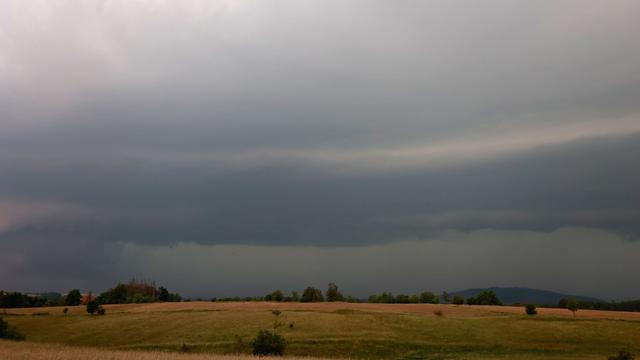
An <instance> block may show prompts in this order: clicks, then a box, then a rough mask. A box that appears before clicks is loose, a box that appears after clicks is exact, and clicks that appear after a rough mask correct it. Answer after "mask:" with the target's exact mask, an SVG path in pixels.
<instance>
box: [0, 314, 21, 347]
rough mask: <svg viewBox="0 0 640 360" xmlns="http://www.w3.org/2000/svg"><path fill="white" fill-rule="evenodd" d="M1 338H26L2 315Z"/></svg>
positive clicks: (19, 339) (0, 321)
mask: <svg viewBox="0 0 640 360" xmlns="http://www.w3.org/2000/svg"><path fill="white" fill-rule="evenodd" d="M0 339H8V340H16V341H21V340H24V339H25V336H24V335H22V334H21V333H19V332H18V330H16V328H14V327H13V326H9V323H8V322H6V321H4V319H3V318H1V317H0Z"/></svg>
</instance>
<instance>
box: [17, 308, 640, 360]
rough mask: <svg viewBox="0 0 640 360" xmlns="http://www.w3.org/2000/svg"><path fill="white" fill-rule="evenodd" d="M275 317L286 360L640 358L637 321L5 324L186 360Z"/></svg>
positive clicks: (178, 317)
mask: <svg viewBox="0 0 640 360" xmlns="http://www.w3.org/2000/svg"><path fill="white" fill-rule="evenodd" d="M276 307H277V308H278V309H280V310H281V311H282V314H281V315H280V316H279V317H280V319H281V321H282V322H283V323H285V325H284V326H282V327H281V328H280V329H279V330H278V331H279V332H280V333H281V334H282V335H284V336H285V337H286V339H287V341H288V343H289V346H288V348H287V352H286V354H287V355H291V356H314V357H338V358H365V359H381V358H384V359H495V358H502V359H606V358H607V356H610V355H613V354H615V353H617V352H618V351H619V350H627V351H631V352H633V353H636V354H640V321H638V320H637V317H633V318H629V319H624V318H616V319H614V318H601V317H591V316H586V317H585V316H578V317H573V316H570V315H558V314H555V313H553V314H540V315H536V316H533V317H531V316H527V315H525V314H524V312H522V313H521V314H520V313H508V312H502V311H500V309H499V308H496V309H488V308H475V307H473V308H472V307H467V306H463V307H456V306H452V305H439V306H437V307H436V306H433V305H432V306H431V307H429V306H428V305H423V307H420V305H414V306H413V307H409V306H407V307H402V306H401V305H376V306H367V304H362V305H359V304H316V305H309V306H308V307H305V306H302V305H300V304H297V305H293V304H292V305H290V306H289V305H287V304H271V303H259V304H250V303H248V304H237V303H236V304H234V305H227V306H221V305H216V304H213V303H178V304H166V305H163V304H153V305H127V306H112V307H107V315H105V316H89V315H87V314H86V313H84V310H83V308H81V307H77V308H73V309H72V310H71V311H70V312H69V314H68V315H63V314H62V309H61V308H48V309H43V310H41V309H22V310H20V311H9V312H8V314H7V315H5V319H6V320H7V321H9V323H10V324H11V325H14V326H16V327H17V328H18V330H19V331H21V332H22V333H24V334H25V335H26V336H27V340H28V341H29V342H44V343H60V344H66V345H74V346H90V347H105V348H109V349H112V350H113V349H116V350H161V351H165V350H166V351H178V350H179V349H180V347H181V346H182V344H186V345H187V346H188V347H189V349H190V350H191V351H193V352H212V353H234V352H237V350H238V349H244V350H243V351H244V352H246V353H250V347H249V343H250V341H251V338H252V337H253V336H254V335H255V333H256V332H257V331H258V330H259V329H261V328H269V327H270V326H271V325H272V323H273V320H274V318H275V316H274V315H273V314H272V313H271V310H270V309H271V308H276ZM405 309H406V311H405ZM434 309H436V310H438V309H439V310H441V311H442V312H443V315H442V316H437V315H435V314H434V313H433V311H435V310H434ZM36 312H48V313H49V315H33V313H36ZM291 324H292V325H291ZM290 325H291V326H290ZM238 339H242V341H240V342H239V341H238ZM243 343H244V347H243V345H242V344H243Z"/></svg>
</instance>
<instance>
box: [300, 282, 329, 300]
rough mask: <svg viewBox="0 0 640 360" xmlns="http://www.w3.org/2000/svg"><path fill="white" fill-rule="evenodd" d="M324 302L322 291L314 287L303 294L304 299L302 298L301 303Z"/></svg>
mask: <svg viewBox="0 0 640 360" xmlns="http://www.w3.org/2000/svg"><path fill="white" fill-rule="evenodd" d="M320 301H324V297H323V296H322V291H320V290H319V289H316V288H314V287H311V286H309V287H307V288H306V289H304V291H303V292H302V297H301V298H300V302H320Z"/></svg>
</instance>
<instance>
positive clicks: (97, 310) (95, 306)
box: [87, 300, 105, 315]
mask: <svg viewBox="0 0 640 360" xmlns="http://www.w3.org/2000/svg"><path fill="white" fill-rule="evenodd" d="M87 312H88V313H89V314H91V315H95V314H98V315H104V314H105V310H104V308H103V307H102V305H100V303H98V302H97V301H96V300H91V301H89V302H88V303H87Z"/></svg>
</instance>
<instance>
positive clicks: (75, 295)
mask: <svg viewBox="0 0 640 360" xmlns="http://www.w3.org/2000/svg"><path fill="white" fill-rule="evenodd" d="M81 302H82V294H81V293H80V290H78V289H73V290H71V291H69V293H68V294H67V297H66V298H65V299H64V304H65V305H67V306H77V305H80V303H81Z"/></svg>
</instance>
